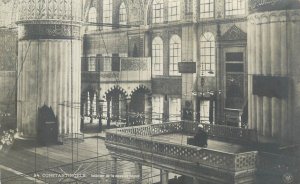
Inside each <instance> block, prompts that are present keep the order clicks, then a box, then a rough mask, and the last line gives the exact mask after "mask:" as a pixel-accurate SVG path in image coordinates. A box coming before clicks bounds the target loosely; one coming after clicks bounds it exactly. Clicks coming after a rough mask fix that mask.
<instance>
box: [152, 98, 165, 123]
mask: <svg viewBox="0 0 300 184" xmlns="http://www.w3.org/2000/svg"><path fill="white" fill-rule="evenodd" d="M163 100H164V97H163V96H153V97H152V123H162V120H163V113H164V109H163V105H164V101H163Z"/></svg>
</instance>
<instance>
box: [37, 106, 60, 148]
mask: <svg viewBox="0 0 300 184" xmlns="http://www.w3.org/2000/svg"><path fill="white" fill-rule="evenodd" d="M37 141H38V142H39V143H40V144H42V145H49V144H57V143H58V123H57V118H56V117H55V115H54V112H53V110H52V108H51V107H48V106H46V105H44V106H43V107H41V108H39V111H38V131H37Z"/></svg>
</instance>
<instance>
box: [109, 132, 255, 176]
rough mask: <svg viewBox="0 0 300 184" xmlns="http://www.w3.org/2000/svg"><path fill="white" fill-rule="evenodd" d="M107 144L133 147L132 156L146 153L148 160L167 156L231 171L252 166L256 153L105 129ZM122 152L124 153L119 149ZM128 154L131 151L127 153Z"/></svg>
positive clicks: (145, 157)
mask: <svg viewBox="0 0 300 184" xmlns="http://www.w3.org/2000/svg"><path fill="white" fill-rule="evenodd" d="M106 144H107V146H108V148H109V147H110V145H112V144H113V145H115V146H117V147H118V148H121V147H124V148H125V150H128V148H130V149H133V150H136V151H137V154H138V155H135V156H136V157H142V158H144V159H147V155H148V157H149V158H148V159H149V160H153V159H155V157H168V158H170V159H178V160H180V161H185V162H191V163H194V164H199V165H201V166H206V167H210V168H215V169H222V170H225V171H230V172H237V171H243V170H249V169H255V163H256V154H257V152H256V151H253V152H246V153H241V154H234V153H227V152H222V151H216V150H211V149H205V148H201V149H199V147H196V146H190V145H180V144H175V143H169V142H164V141H159V140H155V139H153V138H151V137H141V136H134V135H130V134H125V133H120V132H119V133H111V132H107V133H106ZM122 153H124V152H123V151H122ZM143 153H145V154H143ZM147 153H150V155H149V154H147ZM130 155H134V154H133V153H130Z"/></svg>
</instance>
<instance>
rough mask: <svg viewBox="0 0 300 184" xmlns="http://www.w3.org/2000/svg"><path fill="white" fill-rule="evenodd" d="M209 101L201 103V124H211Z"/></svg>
mask: <svg viewBox="0 0 300 184" xmlns="http://www.w3.org/2000/svg"><path fill="white" fill-rule="evenodd" d="M209 109H210V108H209V100H201V101H200V122H202V123H204V122H205V123H206V122H209Z"/></svg>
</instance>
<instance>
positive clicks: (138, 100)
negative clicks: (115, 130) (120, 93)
mask: <svg viewBox="0 0 300 184" xmlns="http://www.w3.org/2000/svg"><path fill="white" fill-rule="evenodd" d="M128 116H129V117H128V119H129V123H128V124H129V126H135V125H144V124H149V123H151V91H150V90H149V89H148V88H147V87H145V86H143V85H141V86H139V87H137V88H135V90H134V91H133V92H132V93H131V101H130V104H129V113H128Z"/></svg>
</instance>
